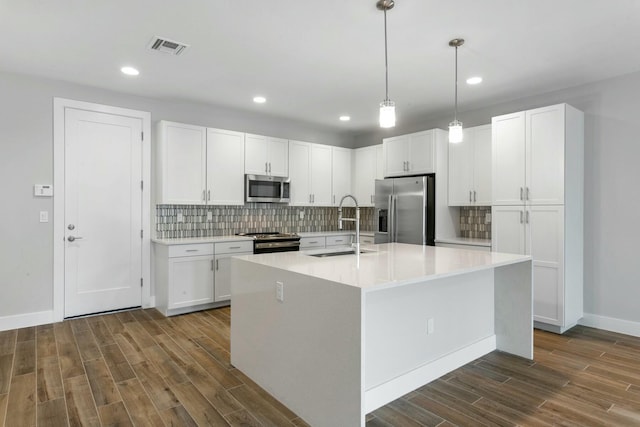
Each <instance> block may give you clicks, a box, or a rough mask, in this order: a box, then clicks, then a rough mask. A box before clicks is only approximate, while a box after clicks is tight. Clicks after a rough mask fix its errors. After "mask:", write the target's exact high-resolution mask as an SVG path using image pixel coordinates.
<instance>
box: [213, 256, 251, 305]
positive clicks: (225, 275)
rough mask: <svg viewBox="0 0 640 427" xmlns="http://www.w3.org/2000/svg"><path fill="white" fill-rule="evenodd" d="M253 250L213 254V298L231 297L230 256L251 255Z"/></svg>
mask: <svg viewBox="0 0 640 427" xmlns="http://www.w3.org/2000/svg"><path fill="white" fill-rule="evenodd" d="M252 253H253V252H247V253H234V254H220V255H216V256H215V282H214V283H215V286H214V296H215V297H214V300H215V301H216V302H218V301H228V300H230V299H231V257H232V256H235V255H251V254H252Z"/></svg>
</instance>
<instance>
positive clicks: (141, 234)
mask: <svg viewBox="0 0 640 427" xmlns="http://www.w3.org/2000/svg"><path fill="white" fill-rule="evenodd" d="M143 237H144V230H140V238H141V239H142V238H143Z"/></svg>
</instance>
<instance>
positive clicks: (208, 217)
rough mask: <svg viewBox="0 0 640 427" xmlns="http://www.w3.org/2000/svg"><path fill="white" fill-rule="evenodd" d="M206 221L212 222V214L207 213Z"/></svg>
mask: <svg viewBox="0 0 640 427" xmlns="http://www.w3.org/2000/svg"><path fill="white" fill-rule="evenodd" d="M207 221H213V212H207Z"/></svg>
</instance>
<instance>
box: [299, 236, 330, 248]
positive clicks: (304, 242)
mask: <svg viewBox="0 0 640 427" xmlns="http://www.w3.org/2000/svg"><path fill="white" fill-rule="evenodd" d="M325 244H326V240H325V236H314V237H301V238H300V250H304V249H318V248H324V247H325Z"/></svg>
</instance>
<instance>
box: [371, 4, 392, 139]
mask: <svg viewBox="0 0 640 427" xmlns="http://www.w3.org/2000/svg"><path fill="white" fill-rule="evenodd" d="M393 6H395V2H394V1H393V0H378V2H377V3H376V7H377V8H378V9H379V10H382V11H383V12H384V80H385V98H384V101H382V102H381V103H380V127H381V128H392V127H394V126H395V125H396V103H395V102H393V101H391V100H390V99H389V63H388V61H387V10H391V9H393Z"/></svg>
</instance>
